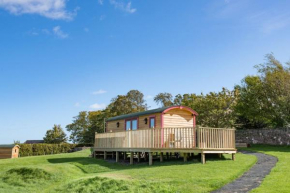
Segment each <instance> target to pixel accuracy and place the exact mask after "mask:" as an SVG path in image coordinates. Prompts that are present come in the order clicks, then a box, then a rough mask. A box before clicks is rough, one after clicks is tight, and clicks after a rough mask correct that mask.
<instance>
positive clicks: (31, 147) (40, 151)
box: [19, 143, 76, 157]
mask: <svg viewBox="0 0 290 193" xmlns="http://www.w3.org/2000/svg"><path fill="white" fill-rule="evenodd" d="M75 147H76V145H75V144H69V143H62V144H46V143H38V144H20V152H19V154H20V157H26V156H36V155H50V154H58V153H68V152H71V151H72V149H73V148H75Z"/></svg>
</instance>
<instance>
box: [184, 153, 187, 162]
mask: <svg viewBox="0 0 290 193" xmlns="http://www.w3.org/2000/svg"><path fill="white" fill-rule="evenodd" d="M187 156H188V155H187V153H184V156H183V161H184V162H187Z"/></svg>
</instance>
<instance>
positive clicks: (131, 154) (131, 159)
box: [130, 152, 134, 165]
mask: <svg viewBox="0 0 290 193" xmlns="http://www.w3.org/2000/svg"><path fill="white" fill-rule="evenodd" d="M133 158H134V153H133V152H131V153H130V165H133Z"/></svg>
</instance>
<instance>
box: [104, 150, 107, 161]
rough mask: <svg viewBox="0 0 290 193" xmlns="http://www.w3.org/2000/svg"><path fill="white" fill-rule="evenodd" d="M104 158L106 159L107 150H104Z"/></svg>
mask: <svg viewBox="0 0 290 193" xmlns="http://www.w3.org/2000/svg"><path fill="white" fill-rule="evenodd" d="M104 159H105V160H106V159H107V152H106V151H104Z"/></svg>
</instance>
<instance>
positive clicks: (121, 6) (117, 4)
mask: <svg viewBox="0 0 290 193" xmlns="http://www.w3.org/2000/svg"><path fill="white" fill-rule="evenodd" d="M110 3H111V5H114V7H115V9H119V10H121V11H124V12H127V13H135V12H136V11H137V9H135V8H131V2H129V3H127V4H125V3H123V2H118V1H116V0H110Z"/></svg>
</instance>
